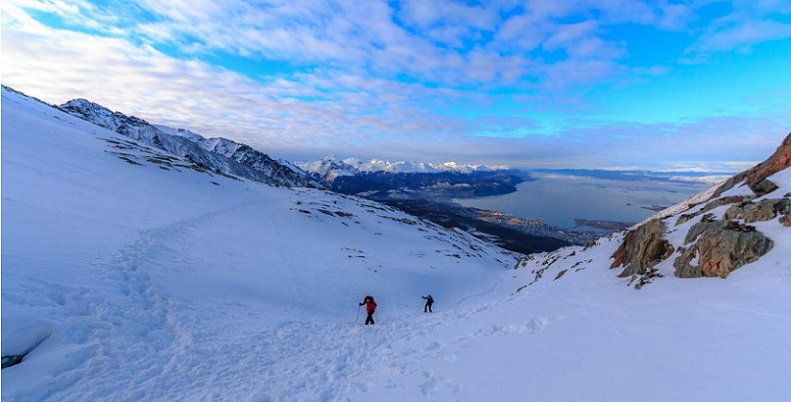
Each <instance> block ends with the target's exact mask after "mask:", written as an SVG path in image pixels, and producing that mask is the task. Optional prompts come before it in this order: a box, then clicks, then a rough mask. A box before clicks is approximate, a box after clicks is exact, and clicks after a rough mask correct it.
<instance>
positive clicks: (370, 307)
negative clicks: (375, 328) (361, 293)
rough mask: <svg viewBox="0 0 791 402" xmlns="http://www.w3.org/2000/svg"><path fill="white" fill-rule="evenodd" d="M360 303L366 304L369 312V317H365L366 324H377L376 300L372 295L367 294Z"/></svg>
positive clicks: (366, 309)
mask: <svg viewBox="0 0 791 402" xmlns="http://www.w3.org/2000/svg"><path fill="white" fill-rule="evenodd" d="M360 305H361V306H362V305H365V311H366V312H368V318H366V319H365V325H368V324H369V323H370V324H375V323H374V311H376V301H374V298H373V297H371V296H365V299H363V301H362V303H360Z"/></svg>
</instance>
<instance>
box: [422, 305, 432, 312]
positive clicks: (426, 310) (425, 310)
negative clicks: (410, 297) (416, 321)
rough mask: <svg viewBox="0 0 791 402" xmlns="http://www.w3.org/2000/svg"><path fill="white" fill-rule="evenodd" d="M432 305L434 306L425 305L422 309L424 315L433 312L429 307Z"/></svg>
mask: <svg viewBox="0 0 791 402" xmlns="http://www.w3.org/2000/svg"><path fill="white" fill-rule="evenodd" d="M432 304H434V303H426V307H423V312H424V313H433V311H431V305H432Z"/></svg>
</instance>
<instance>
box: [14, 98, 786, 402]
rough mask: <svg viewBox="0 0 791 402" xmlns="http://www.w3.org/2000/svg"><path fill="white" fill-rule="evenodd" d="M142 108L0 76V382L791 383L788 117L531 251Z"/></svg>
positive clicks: (511, 397)
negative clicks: (670, 191)
mask: <svg viewBox="0 0 791 402" xmlns="http://www.w3.org/2000/svg"><path fill="white" fill-rule="evenodd" d="M91 109H92V108H91ZM71 112H72V113H76V112H74V111H73V110H72V111H71ZM77 114H78V115H80V114H82V112H80V113H77ZM105 117H107V116H105ZM107 118H108V119H109V117H107ZM118 121H121V120H118ZM116 122H117V121H116ZM133 123H134V122H132V121H129V122H124V123H123V124H121V125H116V123H112V124H110V123H108V124H109V127H111V128H106V127H104V126H98V125H96V124H94V123H92V122H89V121H86V120H84V119H83V118H82V117H79V118H78V117H75V116H74V115H72V114H69V113H65V112H64V111H63V110H61V109H59V108H56V107H52V106H50V105H46V104H44V103H41V102H38V101H36V100H35V99H33V98H30V97H27V96H24V95H22V94H20V93H16V92H13V91H11V90H9V89H7V88H5V87H4V88H3V90H2V135H3V137H2V139H3V143H2V175H3V176H2V242H3V243H2V309H3V310H2V357H3V370H2V380H3V387H2V397H3V399H4V400H58V401H69V400H215V399H221V400H257V401H260V400H271V401H280V400H289V401H290V400H326V401H333V400H338V401H341V400H342V401H362V400H456V401H480V400H493V399H495V400H507V401H516V400H546V401H567V400H601V401H633V400H644V401H669V400H674V401H675V400H696V401H744V400H761V401H775V400H778V401H779V400H785V399H786V398H787V395H788V393H789V392H791V386H789V383H788V382H787V381H786V377H787V374H786V373H787V370H786V369H785V368H786V367H787V366H788V361H791V340H789V337H788V336H787V334H788V333H789V331H791V316H789V314H788V312H787V310H788V309H787V306H788V305H790V304H791V292H788V291H787V289H788V287H789V285H791V267H789V265H788V260H789V256H791V241H789V240H791V229H789V227H791V226H789V225H791V224H790V223H789V220H791V218H790V216H791V212H790V211H789V199H791V170H789V169H788V167H789V165H790V164H791V136H789V137H787V138H786V139H785V141H784V142H783V143H782V144H781V145H780V147H779V148H778V150H777V152H775V154H773V155H771V156H770V157H769V158H768V159H767V160H766V161H765V162H763V163H761V164H759V165H756V166H755V167H754V168H752V169H749V170H747V171H745V172H743V173H741V174H739V175H736V176H734V177H732V178H731V179H730V180H728V181H727V182H725V183H723V184H721V185H717V186H714V187H712V188H711V189H709V190H707V191H705V192H703V193H701V194H698V195H696V196H694V197H692V198H690V199H689V200H687V201H685V202H682V203H681V204H679V205H676V206H673V207H671V208H669V209H666V210H664V211H661V212H659V213H658V214H657V215H655V216H654V217H652V218H651V219H648V220H646V221H645V222H643V223H641V224H639V225H635V227H633V228H631V229H630V230H628V231H623V232H616V233H614V234H612V235H610V236H607V237H603V238H599V239H597V240H595V241H592V242H590V244H588V245H586V246H569V247H563V248H560V249H557V250H553V251H546V252H538V253H531V254H529V255H525V254H520V253H514V252H511V251H508V250H504V249H502V248H499V247H497V246H495V245H492V244H491V243H490V242H486V241H482V240H480V239H479V238H477V237H474V236H472V235H470V234H469V233H467V232H465V231H462V230H458V229H453V228H451V229H448V228H444V227H442V226H440V225H437V224H434V223H432V222H429V221H426V220H423V219H420V218H418V217H415V216H412V215H409V214H407V213H404V212H403V211H401V210H398V209H395V208H393V207H391V206H388V205H385V204H383V203H380V202H376V201H373V200H369V199H364V198H360V197H356V196H350V195H344V194H338V193H335V192H330V191H327V190H326V189H321V188H310V186H311V184H310V182H305V183H306V184H305V186H299V185H296V184H294V185H292V182H290V181H287V180H286V181H277V180H280V179H277V180H276V179H274V178H270V179H267V181H266V182H261V181H254V180H252V179H240V177H241V176H237V175H235V174H233V172H237V171H245V170H247V169H248V168H242V167H240V166H236V165H234V163H235V164H237V165H239V164H240V162H239V161H236V159H235V158H231V157H229V156H224V158H225V159H222V158H220V155H221V154H228V152H229V151H231V150H233V152H230V155H238V154H237V152H238V151H239V150H240V149H241V148H242V147H235V146H234V145H232V144H227V145H228V147H227V148H224V149H223V150H220V151H219V153H217V155H213V153H214V150H218V148H217V147H216V145H217V144H213V145H211V144H206V147H207V148H209V149H212V150H213V151H212V152H211V153H212V155H208V154H207V155H202V156H201V155H199V151H197V149H204V148H203V147H201V146H198V145H199V143H200V142H201V141H197V142H196V141H193V140H195V139H196V138H197V137H193V135H192V134H190V133H188V132H182V134H184V135H185V137H184V138H183V140H184V141H188V142H190V143H191V144H195V145H196V147H195V148H193V147H192V145H190V144H188V143H182V142H180V140H179V139H177V138H175V137H178V135H177V134H173V133H168V132H167V130H163V129H162V128H156V127H155V126H151V127H154V129H156V130H155V131H150V129H149V128H148V127H149V126H144V125H142V124H139V123H134V124H133ZM119 129H121V130H122V131H124V132H131V133H134V135H139V136H140V138H141V140H138V139H135V138H133V137H130V136H127V135H122V134H119V132H118V130H119ZM160 132H161V133H162V134H160ZM165 135H169V136H170V137H166V136H165ZM186 137H193V140H190V139H187V138H186ZM144 138H145V139H151V141H159V142H160V143H161V145H162V146H163V147H168V146H174V147H175V148H174V149H176V150H177V151H178V152H179V153H173V152H170V151H167V150H166V149H164V148H161V147H159V146H154V145H152V144H154V143H155V142H148V140H142V139H144ZM155 139H158V140H155ZM207 141H209V140H207ZM167 144H170V145H167ZM174 144H176V145H174ZM187 148H189V150H188V151H189V152H187V151H185V150H186V149H187ZM204 151H206V150H205V149H204ZM207 152H208V151H207ZM182 153H183V154H182ZM199 156H200V157H202V158H205V159H204V160H205V161H214V160H212V158H217V160H216V161H214V162H218V163H219V162H222V163H220V164H219V165H212V166H211V167H210V166H209V165H207V164H205V163H204V162H201V161H198V160H196V159H195V158H198V157H199ZM277 163H279V164H280V165H281V166H287V165H286V164H284V163H280V162H277ZM223 166H224V167H223ZM267 166H270V167H274V166H277V165H267ZM226 169H228V170H226ZM233 169H240V170H233ZM249 169H250V170H252V168H249ZM291 171H292V172H294V174H298V173H299V172H298V171H297V170H291ZM268 172H270V173H274V176H273V177H275V178H286V177H290V175H291V174H292V173H283V172H279V173H278V170H277V169H272V170H269V171H268ZM289 180H290V179H289ZM300 180H302V179H300ZM312 186H313V187H318V185H317V184H313V185H312ZM428 294H431V295H432V296H433V298H434V300H435V303H434V313H424V312H423V299H422V298H421V296H426V295H428ZM366 295H372V296H374V297H375V298H376V301H377V303H378V305H379V306H378V308H377V311H376V313H375V315H374V317H375V319H376V324H375V325H373V326H364V325H362V320H360V315H361V314H360V310H359V309H360V305H359V302H361V301H362V300H363V297H364V296H366ZM363 316H364V315H363Z"/></svg>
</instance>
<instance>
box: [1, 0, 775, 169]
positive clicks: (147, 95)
mask: <svg viewBox="0 0 791 402" xmlns="http://www.w3.org/2000/svg"><path fill="white" fill-rule="evenodd" d="M2 53H3V62H2V83H3V84H4V85H8V86H11V87H12V88H14V89H17V90H20V91H22V92H25V93H27V94H28V95H31V96H35V97H38V98H40V99H42V100H45V101H47V102H51V103H56V104H60V103H64V102H66V101H67V100H70V99H74V98H80V97H82V98H86V99H89V100H91V101H93V102H96V103H99V104H102V105H104V106H106V107H108V108H110V109H111V110H114V111H119V112H122V113H125V114H128V115H135V116H138V117H141V118H143V119H146V120H148V121H149V122H151V123H154V124H165V125H168V126H172V127H178V128H186V129H189V130H192V131H194V132H197V133H199V134H201V135H203V136H205V137H215V136H217V137H226V138H230V139H233V140H236V141H240V142H244V143H247V144H249V145H251V146H253V147H254V148H256V149H259V150H261V151H263V152H266V153H268V154H270V155H271V156H273V157H277V158H284V159H288V160H292V161H306V160H311V159H318V158H321V157H323V156H325V155H328V154H335V155H337V156H338V157H342V158H345V157H358V158H362V159H369V158H380V159H388V160H415V161H424V162H445V161H450V160H453V161H457V162H459V163H467V164H489V165H509V166H513V167H521V168H530V167H549V168H554V167H580V168H629V167H637V168H649V167H653V168H662V169H668V168H683V169H704V170H706V169H708V170H724V169H729V170H732V171H735V170H740V169H741V168H743V167H745V166H747V165H749V164H752V163H755V162H758V161H761V160H763V159H765V158H766V157H768V156H769V155H770V154H771V153H772V152H773V151H774V149H775V148H776V147H777V146H778V145H779V144H780V142H781V141H782V139H783V138H784V137H785V136H786V135H787V134H788V133H789V131H791V101H789V99H791V74H789V73H788V71H791V2H788V1H784V0H756V1H746V0H744V1H711V0H688V1H670V0H657V1H627V0H607V1H601V0H598V1H593V0H574V1H564V2H553V1H546V0H527V1H514V0H490V1H453V0H436V1H367V2H356V1H351V0H349V1H346V0H325V1H319V0H315V1H314V0H304V1H302V0H294V1H284V0H273V1H235V0H234V1H223V2H213V1H209V0H204V1H182V0H174V1H169V2H158V1H153V0H142V1H138V2H119V1H116V0H101V1H84V0H65V1H54V0H6V1H4V2H3V4H2Z"/></svg>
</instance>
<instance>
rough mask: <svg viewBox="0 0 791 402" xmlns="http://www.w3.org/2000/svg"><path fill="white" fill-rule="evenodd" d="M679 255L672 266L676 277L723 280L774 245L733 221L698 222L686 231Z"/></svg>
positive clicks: (753, 229) (751, 227) (751, 229)
mask: <svg viewBox="0 0 791 402" xmlns="http://www.w3.org/2000/svg"><path fill="white" fill-rule="evenodd" d="M684 243H685V244H690V243H692V245H691V246H689V247H688V248H686V247H685V248H684V249H682V250H681V251H682V253H681V256H679V257H678V258H676V260H675V262H674V264H673V266H674V267H675V268H676V271H675V275H676V276H677V277H679V278H700V277H715V276H718V277H720V278H725V277H727V276H728V275H729V274H730V273H731V272H733V271H734V270H735V269H738V268H740V267H742V266H744V265H746V264H749V263H751V262H753V261H756V260H758V259H759V258H760V257H761V256H763V255H764V254H766V253H767V252H769V250H771V249H772V246H773V245H774V242H772V240H771V239H769V238H767V237H766V236H764V234H763V233H761V232H759V231H757V230H755V227H753V226H749V225H743V224H740V223H737V222H734V221H706V220H702V221H701V222H699V223H696V224H695V225H693V226H692V228H690V230H689V232H687V236H686V239H685V240H684Z"/></svg>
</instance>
